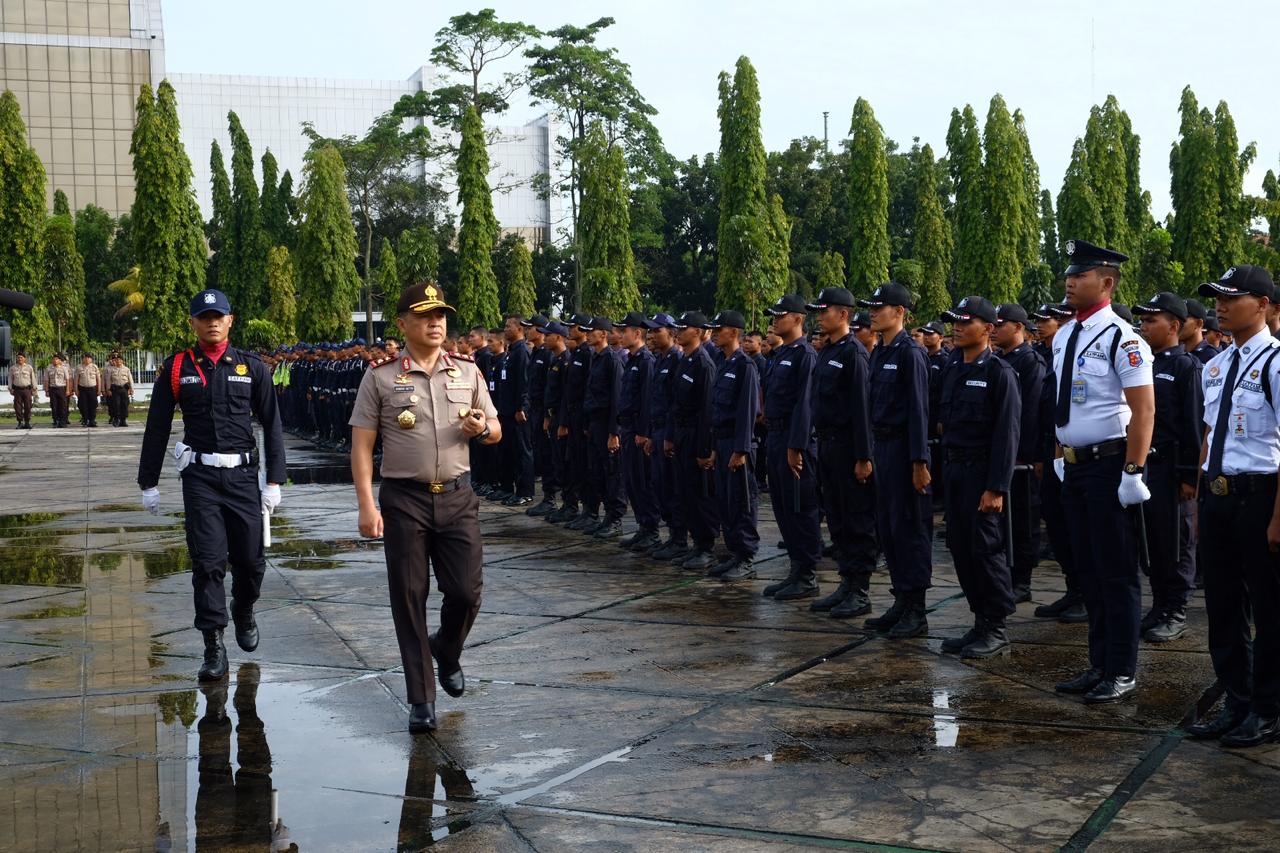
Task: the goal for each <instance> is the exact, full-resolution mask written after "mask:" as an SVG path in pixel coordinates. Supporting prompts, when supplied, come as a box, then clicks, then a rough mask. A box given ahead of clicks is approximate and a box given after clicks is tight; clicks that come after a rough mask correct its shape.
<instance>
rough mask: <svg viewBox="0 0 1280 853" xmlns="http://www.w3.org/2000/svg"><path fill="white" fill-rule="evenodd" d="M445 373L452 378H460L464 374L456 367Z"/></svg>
mask: <svg viewBox="0 0 1280 853" xmlns="http://www.w3.org/2000/svg"><path fill="white" fill-rule="evenodd" d="M445 373H447V374H449V375H450V376H459V375H461V374H462V371H461V370H459V369H458V368H456V367H450V368H449V369H447V370H446V371H445Z"/></svg>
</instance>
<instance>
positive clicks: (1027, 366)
mask: <svg viewBox="0 0 1280 853" xmlns="http://www.w3.org/2000/svg"><path fill="white" fill-rule="evenodd" d="M1000 358H1001V359H1003V360H1004V361H1005V362H1006V363H1007V364H1008V365H1009V366H1010V367H1012V368H1013V371H1014V373H1016V374H1018V393H1019V395H1021V398H1022V400H1021V407H1020V408H1021V411H1020V412H1019V415H1018V421H1019V424H1020V425H1021V431H1020V432H1019V433H1018V456H1017V458H1018V461H1019V462H1022V463H1024V464H1026V463H1031V462H1038V461H1040V437H1041V434H1042V433H1041V428H1040V394H1041V391H1042V389H1043V388H1044V375H1045V373H1047V372H1048V369H1047V368H1046V367H1045V365H1044V361H1042V360H1041V359H1040V356H1039V355H1037V354H1036V351H1035V350H1034V349H1032V347H1031V344H1028V343H1022V344H1019V345H1018V346H1016V347H1014V348H1013V349H1011V350H1009V351H1008V352H1007V353H1004V354H1003V355H1001V356H1000Z"/></svg>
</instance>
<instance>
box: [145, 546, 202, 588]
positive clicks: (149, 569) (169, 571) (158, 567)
mask: <svg viewBox="0 0 1280 853" xmlns="http://www.w3.org/2000/svg"><path fill="white" fill-rule="evenodd" d="M142 566H143V570H144V571H145V572H146V575H147V577H148V578H151V579H152V580H154V579H156V578H167V577H168V576H169V575H176V574H181V573H182V572H189V571H191V554H189V553H188V552H187V549H186V546H180V547H177V548H166V549H165V550H163V551H147V552H145V553H143V555H142Z"/></svg>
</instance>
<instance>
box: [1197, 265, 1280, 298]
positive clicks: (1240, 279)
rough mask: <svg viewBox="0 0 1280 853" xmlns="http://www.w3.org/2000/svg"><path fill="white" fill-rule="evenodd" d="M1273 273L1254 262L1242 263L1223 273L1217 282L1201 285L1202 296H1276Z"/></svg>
mask: <svg viewBox="0 0 1280 853" xmlns="http://www.w3.org/2000/svg"><path fill="white" fill-rule="evenodd" d="M1275 286H1276V285H1275V282H1273V281H1272V280H1271V273H1269V272H1267V271H1266V270H1265V269H1263V268H1262V267H1259V266H1254V265H1253V264H1240V265H1239V266H1234V267H1232V268H1231V269H1229V270H1227V271H1226V272H1224V273H1223V274H1222V278H1220V279H1218V280H1217V281H1216V282H1205V283H1204V284H1202V285H1200V288H1199V289H1200V295H1201V296H1244V295H1246V294H1247V295H1249V296H1265V297H1267V298H1268V299H1274V298H1275Z"/></svg>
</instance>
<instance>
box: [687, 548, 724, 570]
mask: <svg viewBox="0 0 1280 853" xmlns="http://www.w3.org/2000/svg"><path fill="white" fill-rule="evenodd" d="M715 561H716V558H715V557H713V556H711V549H710V548H707V549H705V550H704V549H702V548H696V549H695V550H693V551H692V552H690V554H689V556H687V557H685V558H684V559H683V560H682V561H681V562H680V568H682V569H684V570H685V571H687V572H700V571H702V570H703V569H709V568H711V566H712V565H713V564H714V563H715Z"/></svg>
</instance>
